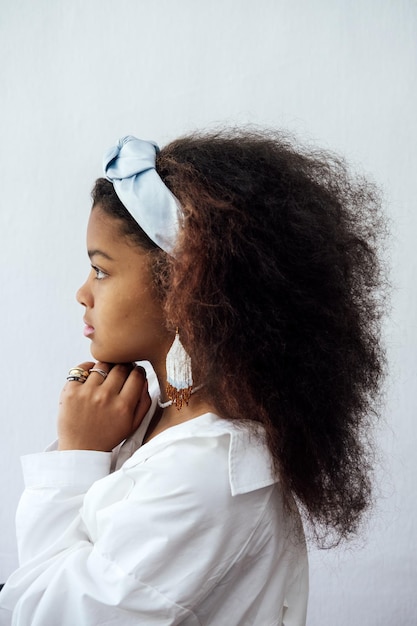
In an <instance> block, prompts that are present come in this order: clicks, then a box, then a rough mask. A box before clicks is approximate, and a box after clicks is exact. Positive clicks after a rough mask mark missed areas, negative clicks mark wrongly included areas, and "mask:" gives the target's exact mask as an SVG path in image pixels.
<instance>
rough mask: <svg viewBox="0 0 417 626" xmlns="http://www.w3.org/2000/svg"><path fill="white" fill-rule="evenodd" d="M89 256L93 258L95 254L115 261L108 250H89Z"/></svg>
mask: <svg viewBox="0 0 417 626" xmlns="http://www.w3.org/2000/svg"><path fill="white" fill-rule="evenodd" d="M87 254H88V256H89V257H90V259H92V258H93V256H102V257H103V258H105V259H107V260H108V261H113V260H114V259H112V258H111V256H110V255H108V254H107V252H103V250H98V249H95V250H88V252H87Z"/></svg>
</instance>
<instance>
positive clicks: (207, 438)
mask: <svg viewBox="0 0 417 626" xmlns="http://www.w3.org/2000/svg"><path fill="white" fill-rule="evenodd" d="M220 439H223V440H224V441H223V446H222V450H224V452H223V454H224V455H227V465H228V471H229V483H230V489H231V493H232V496H235V495H238V494H243V493H248V492H251V491H255V490H256V489H262V488H263V487H268V486H270V485H273V484H274V483H276V482H278V479H277V477H276V474H275V471H274V468H273V462H272V457H271V454H270V452H269V450H268V447H267V445H266V442H265V432H264V429H263V427H262V426H261V425H260V424H257V423H256V422H247V423H245V422H243V421H242V422H233V421H231V420H226V419H223V418H221V417H219V416H218V415H215V414H214V413H205V414H203V415H200V416H199V417H196V418H193V419H191V420H188V421H187V422H183V423H182V424H178V425H177V426H172V427H171V428H168V429H167V430H165V431H163V432H162V433H160V434H159V435H157V436H156V437H154V438H153V439H151V440H150V441H149V442H148V443H146V444H144V445H143V446H141V447H140V448H139V449H138V450H136V452H135V453H134V454H133V455H132V456H131V457H130V458H129V459H128V460H127V461H126V462H125V463H124V465H123V468H124V469H129V468H133V467H135V466H136V465H139V464H142V463H144V462H147V461H148V460H149V459H152V458H153V457H155V459H154V460H155V461H156V460H157V458H156V457H158V456H159V455H161V454H165V453H166V450H167V449H168V448H170V449H171V450H170V451H171V452H172V448H174V449H175V448H178V450H179V452H180V454H181V455H182V458H185V459H186V458H187V449H188V452H189V454H190V456H191V453H192V451H193V449H194V448H199V449H200V450H201V447H202V444H203V443H205V444H207V445H214V444H215V443H216V442H217V441H218V440H220ZM174 451H175V450H174Z"/></svg>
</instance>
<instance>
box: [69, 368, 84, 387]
mask: <svg viewBox="0 0 417 626" xmlns="http://www.w3.org/2000/svg"><path fill="white" fill-rule="evenodd" d="M89 375H90V373H89V372H88V371H87V370H85V369H83V368H82V367H72V368H71V369H70V370H69V372H68V376H67V380H76V381H77V382H78V383H85V381H86V380H87V378H88V377H89Z"/></svg>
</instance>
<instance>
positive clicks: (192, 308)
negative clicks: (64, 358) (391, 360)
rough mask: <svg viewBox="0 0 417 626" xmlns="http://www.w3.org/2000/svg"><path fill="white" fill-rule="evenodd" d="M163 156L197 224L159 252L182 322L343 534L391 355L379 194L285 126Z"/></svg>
mask: <svg viewBox="0 0 417 626" xmlns="http://www.w3.org/2000/svg"><path fill="white" fill-rule="evenodd" d="M157 170H158V172H159V175H160V176H161V178H162V179H163V180H164V182H165V184H166V185H167V186H168V187H169V188H170V189H171V191H172V192H173V193H174V194H175V196H176V197H177V198H178V200H179V201H180V203H181V205H182V207H183V210H184V224H185V226H184V229H183V230H182V232H181V236H180V240H179V242H178V246H177V251H176V254H175V259H174V258H169V257H168V255H166V254H165V253H163V252H162V251H159V252H158V249H156V251H155V258H156V259H157V262H156V264H155V266H156V267H157V268H159V269H158V271H157V274H158V273H159V274H160V277H159V282H160V284H162V285H163V287H164V289H163V297H164V306H165V309H166V314H167V323H168V324H170V325H171V326H172V327H175V326H178V327H179V328H180V331H181V337H182V341H183V343H184V345H185V347H186V348H187V350H188V351H189V353H190V355H191V358H192V362H193V370H194V371H195V373H196V376H197V378H198V381H199V382H201V381H204V382H205V393H206V394H207V396H208V397H209V398H210V400H211V401H212V402H213V403H214V405H215V406H216V409H217V411H218V413H219V414H220V415H221V416H222V417H224V418H229V419H234V420H252V421H256V422H261V423H262V424H263V425H264V426H265V429H266V433H267V439H268V445H269V448H270V450H271V453H272V456H273V459H274V463H275V467H276V470H277V472H278V474H279V476H280V480H281V483H282V485H283V488H284V492H285V493H287V494H290V493H292V494H294V495H295V497H296V499H297V502H298V504H299V505H300V507H301V508H302V509H303V510H304V513H305V515H306V517H307V520H309V521H310V522H311V523H312V527H313V528H314V529H315V531H316V535H317V537H321V538H323V537H326V539H327V543H328V544H330V543H335V542H337V541H338V540H340V539H341V538H344V537H347V536H348V535H350V534H351V533H352V532H354V531H356V530H357V526H358V523H359V521H360V519H361V516H362V513H363V512H364V510H365V509H366V508H367V506H368V504H369V502H370V496H371V484H370V472H371V467H372V449H371V446H370V445H369V444H368V439H369V433H370V428H369V427H370V423H371V421H372V417H373V416H374V415H375V412H376V407H377V398H378V390H379V385H380V379H381V374H382V373H383V369H384V355H383V351H382V349H381V345H380V336H379V335H380V317H381V314H382V311H383V302H384V300H383V287H384V281H383V272H382V270H381V263H380V260H379V257H378V241H380V238H381V235H382V234H383V233H384V221H383V219H382V218H381V214H380V211H379V200H378V194H377V192H376V191H375V189H374V188H373V186H372V185H370V184H369V183H367V182H366V181H364V180H363V179H361V178H355V177H353V176H351V175H348V173H347V170H346V167H345V164H344V162H343V161H342V160H341V159H338V158H336V157H335V156H333V155H330V154H327V153H323V152H319V151H307V150H304V149H301V148H300V147H297V146H296V144H295V143H294V142H293V141H290V140H289V139H288V138H287V137H286V136H285V135H283V134H280V133H277V132H252V131H247V130H243V131H239V130H233V131H222V132H217V133H211V134H193V135H190V136H187V137H184V138H181V139H179V140H177V141H174V142H172V143H170V144H169V145H168V146H166V147H165V148H163V149H162V151H161V153H160V154H159V156H158V159H157ZM97 185H98V186H97ZM97 185H96V188H95V191H94V194H93V198H94V202H96V203H97V202H100V204H101V205H102V206H103V193H102V190H101V191H100V189H101V187H103V185H104V187H106V189H107V190H108V194H110V196H111V197H112V201H111V202H112V203H113V204H111V203H110V204H111V206H114V205H115V204H117V202H118V203H119V205H120V206H121V207H122V209H123V212H122V213H123V216H124V217H122V214H120V213H119V214H118V217H119V219H123V220H124V223H125V227H126V229H127V230H126V231H125V232H127V233H129V234H130V235H132V236H135V237H136V240H137V242H138V243H139V245H142V244H141V237H142V235H140V234H138V233H139V231H140V229H138V226H137V225H136V223H135V222H133V224H132V223H130V226H129V220H132V218H130V216H129V220H128V219H127V216H126V215H125V214H127V211H126V210H125V209H124V207H123V205H121V203H120V202H119V201H118V199H117V196H116V195H115V193H114V191H113V187H112V185H111V184H110V183H105V182H101V183H100V182H98V183H97ZM100 186H101V187H100ZM103 208H105V206H104V207H103ZM119 209H120V207H119ZM108 210H109V211H110V212H112V213H113V214H116V215H117V212H116V213H114V209H113V208H112V209H110V205H109V207H108ZM127 215H128V214H127ZM129 229H130V230H129ZM145 237H146V235H145ZM150 247H153V249H154V250H155V245H154V244H152V245H151V246H149V248H150Z"/></svg>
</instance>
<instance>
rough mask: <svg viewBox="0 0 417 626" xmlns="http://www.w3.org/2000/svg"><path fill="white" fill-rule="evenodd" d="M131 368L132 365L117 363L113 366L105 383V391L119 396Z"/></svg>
mask: <svg viewBox="0 0 417 626" xmlns="http://www.w3.org/2000/svg"><path fill="white" fill-rule="evenodd" d="M132 368H133V365H132V364H131V363H117V364H116V365H114V366H113V367H112V368H111V370H110V372H109V374H108V376H107V378H106V381H105V382H106V387H107V389H109V390H111V391H112V392H113V393H115V394H119V393H120V392H121V390H122V389H123V386H124V384H125V383H126V380H127V379H128V377H129V375H130V373H131V372H132Z"/></svg>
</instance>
